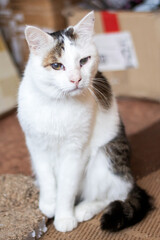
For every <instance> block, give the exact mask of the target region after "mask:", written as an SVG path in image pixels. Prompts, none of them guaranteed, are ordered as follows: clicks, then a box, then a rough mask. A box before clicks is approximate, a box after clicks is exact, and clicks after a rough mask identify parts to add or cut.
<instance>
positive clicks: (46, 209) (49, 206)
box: [39, 200, 55, 218]
mask: <svg viewBox="0 0 160 240" xmlns="http://www.w3.org/2000/svg"><path fill="white" fill-rule="evenodd" d="M39 209H40V210H41V212H42V213H43V214H44V215H45V216H47V217H48V218H52V217H54V215H55V202H54V201H53V202H52V203H47V202H44V201H42V200H40V201H39Z"/></svg>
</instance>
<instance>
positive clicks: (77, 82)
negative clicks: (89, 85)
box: [70, 78, 82, 86]
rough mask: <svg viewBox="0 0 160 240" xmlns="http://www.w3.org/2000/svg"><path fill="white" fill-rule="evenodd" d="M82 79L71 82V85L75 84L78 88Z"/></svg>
mask: <svg viewBox="0 0 160 240" xmlns="http://www.w3.org/2000/svg"><path fill="white" fill-rule="evenodd" d="M81 80H82V79H81V78H80V79H79V80H77V81H74V80H70V82H71V83H75V84H76V86H78V84H79V82H80V81H81Z"/></svg>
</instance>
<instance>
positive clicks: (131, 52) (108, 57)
mask: <svg viewBox="0 0 160 240" xmlns="http://www.w3.org/2000/svg"><path fill="white" fill-rule="evenodd" d="M94 40H95V44H96V46H97V49H98V53H99V56H100V63H99V68H98V69H99V71H119V70H125V69H128V68H137V67H138V60H137V56H136V52H135V48H134V45H133V41H132V37H131V34H130V33H129V32H119V33H109V34H107V33H103V34H96V35H95V37H94Z"/></svg>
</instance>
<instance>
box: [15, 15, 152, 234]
mask: <svg viewBox="0 0 160 240" xmlns="http://www.w3.org/2000/svg"><path fill="white" fill-rule="evenodd" d="M93 32H94V13H93V12H90V13H89V14H88V15H87V16H85V17H84V18H83V19H82V20H81V21H80V22H79V23H78V24H77V25H75V26H73V27H68V28H67V29H65V30H62V31H58V32H53V33H51V34H48V33H45V32H43V31H42V30H40V29H38V28H36V27H32V26H27V27H26V30H25V36H26V40H27V42H28V45H29V48H30V56H29V60H28V63H27V66H26V69H25V72H24V77H23V79H22V82H21V84H20V88H19V96H18V118H19V121H20V124H21V127H22V129H23V131H24V133H25V138H26V144H27V147H28V149H29V152H30V155H31V162H32V167H33V171H34V172H35V175H36V178H37V181H38V185H39V188H40V197H39V208H40V210H41V211H42V213H44V214H45V215H46V216H47V217H49V218H52V217H54V226H55V228H56V229H57V230H58V231H61V232H66V231H71V230H73V229H74V228H75V227H77V224H78V222H83V221H87V220H89V219H91V218H92V217H94V216H95V215H96V214H98V213H99V212H101V211H102V210H104V209H106V210H105V213H104V215H103V216H102V218H101V228H102V229H105V230H111V231H117V230H120V229H123V228H124V227H126V226H130V225H132V224H134V223H136V222H138V221H140V220H141V219H142V218H143V217H144V216H145V215H146V213H147V212H148V211H149V210H150V209H151V204H150V197H149V196H148V194H147V193H146V192H145V191H144V190H142V189H141V188H139V187H138V186H137V185H136V183H135V181H134V179H133V177H132V174H131V171H130V167H129V158H130V149H129V145H128V141H127V139H126V135H125V131H124V127H123V124H122V122H121V119H120V116H119V113H118V109H117V104H116V100H115V97H114V95H113V94H112V90H111V87H110V85H109V83H108V81H107V80H106V79H105V78H104V77H103V75H102V74H101V73H99V72H98V71H97V67H98V55H97V50H96V47H95V45H94V41H93Z"/></svg>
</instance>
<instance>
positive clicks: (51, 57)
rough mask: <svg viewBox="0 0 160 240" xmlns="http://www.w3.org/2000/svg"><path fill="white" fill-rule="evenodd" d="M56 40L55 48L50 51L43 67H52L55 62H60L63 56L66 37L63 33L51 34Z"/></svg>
mask: <svg viewBox="0 0 160 240" xmlns="http://www.w3.org/2000/svg"><path fill="white" fill-rule="evenodd" d="M49 35H50V36H52V37H53V38H54V40H55V46H54V47H53V48H52V49H51V50H50V52H49V53H47V55H46V56H45V58H44V59H43V63H42V65H43V66H44V67H48V66H50V65H51V64H52V63H54V62H58V59H59V58H60V57H61V55H62V51H64V35H63V31H58V32H53V33H49Z"/></svg>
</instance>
